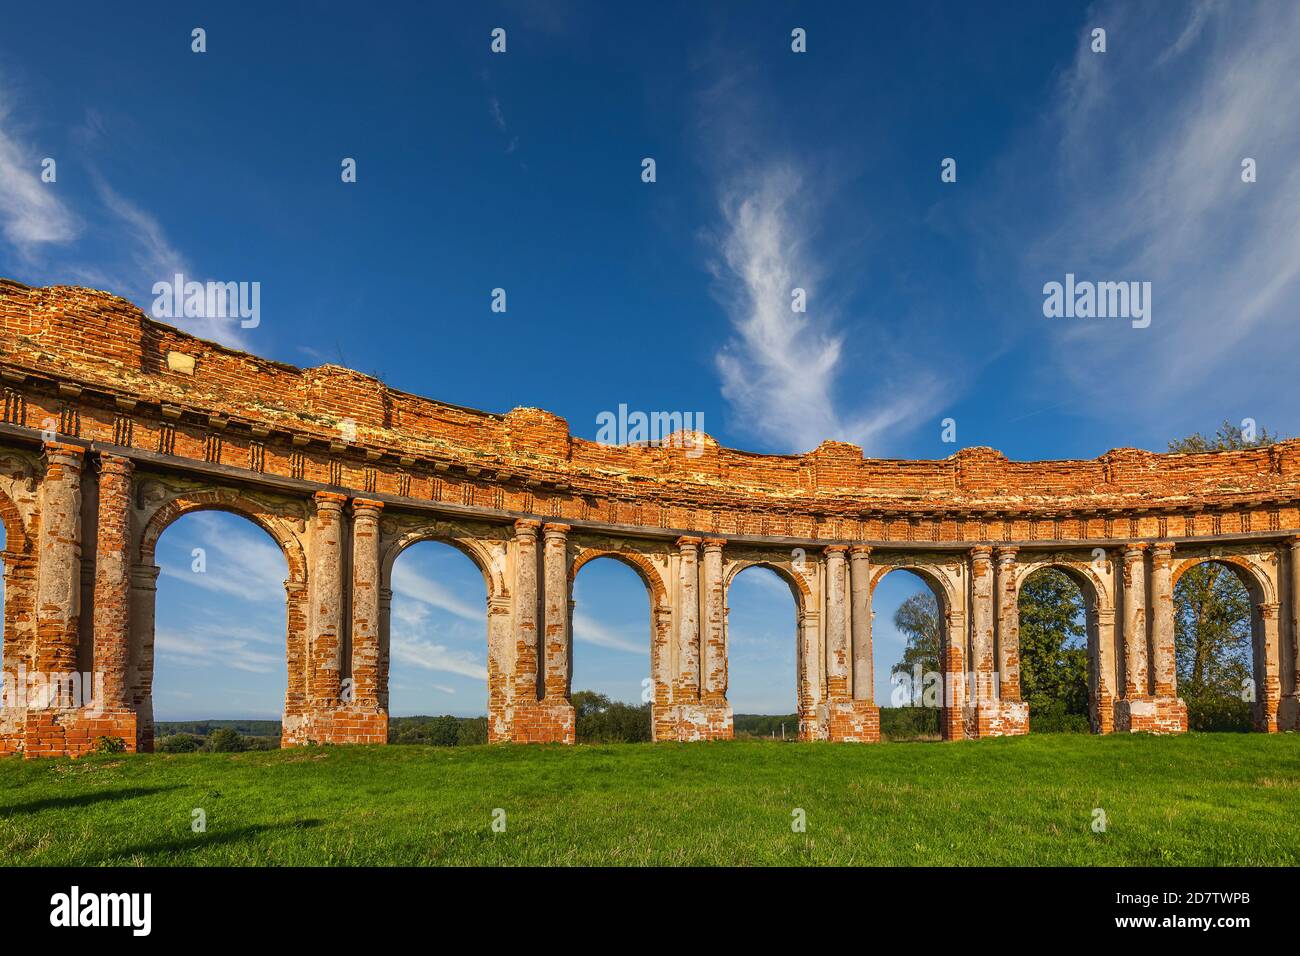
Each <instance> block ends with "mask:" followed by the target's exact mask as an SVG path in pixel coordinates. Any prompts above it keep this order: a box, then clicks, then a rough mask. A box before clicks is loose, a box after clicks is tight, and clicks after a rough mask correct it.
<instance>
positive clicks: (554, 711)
mask: <svg viewBox="0 0 1300 956" xmlns="http://www.w3.org/2000/svg"><path fill="white" fill-rule="evenodd" d="M575 725H576V717H575V716H574V710H573V705H572V704H570V703H569V702H568V701H567V700H564V699H559V700H529V701H522V702H520V701H516V702H515V703H513V704H507V705H506V706H505V707H504V708H503V710H502V714H501V718H500V720H494V721H489V723H488V727H489V734H488V743H493V744H498V743H515V744H572V743H576V742H577V731H576V726H575Z"/></svg>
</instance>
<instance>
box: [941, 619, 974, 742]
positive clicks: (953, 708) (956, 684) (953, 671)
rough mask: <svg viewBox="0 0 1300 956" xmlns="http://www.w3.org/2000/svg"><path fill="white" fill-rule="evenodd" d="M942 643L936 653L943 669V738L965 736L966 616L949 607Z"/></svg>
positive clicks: (954, 738) (960, 737)
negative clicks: (938, 651)
mask: <svg viewBox="0 0 1300 956" xmlns="http://www.w3.org/2000/svg"><path fill="white" fill-rule="evenodd" d="M943 638H944V644H943V648H942V649H941V650H940V653H939V667H940V668H941V669H942V670H943V713H942V714H941V715H940V720H941V721H942V727H941V728H940V729H941V731H942V735H943V739H944V740H961V739H962V738H963V737H964V736H966V723H965V715H964V713H963V710H964V709H965V707H966V703H967V701H966V666H967V665H966V615H965V614H964V613H963V612H961V611H958V610H955V609H952V608H949V609H948V619H947V621H946V623H945V627H944V633H943Z"/></svg>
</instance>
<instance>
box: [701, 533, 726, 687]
mask: <svg viewBox="0 0 1300 956" xmlns="http://www.w3.org/2000/svg"><path fill="white" fill-rule="evenodd" d="M725 544H726V541H724V540H723V539H721V538H705V539H704V561H703V565H704V567H703V571H704V575H703V577H704V693H703V699H704V700H705V701H707V702H709V703H712V704H720V703H722V702H723V700H725V699H726V696H727V611H726V595H725V594H723V587H722V547H723V545H725Z"/></svg>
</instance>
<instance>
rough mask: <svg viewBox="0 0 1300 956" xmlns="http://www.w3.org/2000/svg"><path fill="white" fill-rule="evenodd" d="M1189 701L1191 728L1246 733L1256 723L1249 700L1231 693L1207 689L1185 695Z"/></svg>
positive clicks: (1188, 712) (1188, 713) (1188, 709)
mask: <svg viewBox="0 0 1300 956" xmlns="http://www.w3.org/2000/svg"><path fill="white" fill-rule="evenodd" d="M1183 700H1185V701H1186V702H1187V725H1188V728H1189V729H1191V730H1210V731H1214V730H1217V731H1235V732H1238V733H1245V732H1247V731H1249V730H1250V729H1251V727H1252V726H1253V724H1254V719H1253V715H1252V712H1251V705H1250V702H1249V701H1245V700H1242V699H1241V698H1240V697H1234V696H1232V695H1230V694H1221V693H1215V692H1214V691H1206V692H1203V693H1199V694H1196V693H1191V694H1187V695H1185V696H1184V697H1183Z"/></svg>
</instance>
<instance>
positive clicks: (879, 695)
mask: <svg viewBox="0 0 1300 956" xmlns="http://www.w3.org/2000/svg"><path fill="white" fill-rule="evenodd" d="M871 613H872V628H871V656H872V666H873V669H874V672H875V694H876V703H877V704H878V705H879V706H880V736H881V739H882V740H938V739H939V738H940V736H941V735H942V732H943V726H942V710H943V699H944V694H943V690H944V683H943V682H944V677H943V673H944V666H943V665H944V651H943V648H944V643H945V641H946V640H947V631H948V625H947V602H946V601H945V600H944V596H943V591H942V590H941V588H940V587H939V584H938V582H936V581H934V580H932V579H931V578H930V577H929V576H928V575H926V574H924V573H922V572H919V571H916V570H914V569H912V568H895V569H891V570H889V571H886V572H885V573H884V574H883V575H882V576H881V577H880V578H878V579H877V581H876V585H875V589H874V591H873V592H872V597H871Z"/></svg>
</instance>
